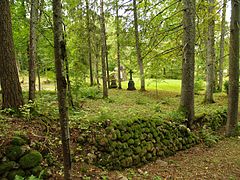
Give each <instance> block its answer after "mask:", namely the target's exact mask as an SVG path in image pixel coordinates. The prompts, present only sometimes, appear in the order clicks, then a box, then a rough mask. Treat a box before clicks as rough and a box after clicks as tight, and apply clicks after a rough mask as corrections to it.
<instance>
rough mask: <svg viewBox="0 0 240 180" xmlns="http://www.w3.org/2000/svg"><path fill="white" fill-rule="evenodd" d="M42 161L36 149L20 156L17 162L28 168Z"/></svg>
mask: <svg viewBox="0 0 240 180" xmlns="http://www.w3.org/2000/svg"><path fill="white" fill-rule="evenodd" d="M41 161H42V155H41V153H40V152H38V151H35V150H33V151H30V152H29V153H28V154H26V155H24V156H23V157H21V158H20V160H19V164H20V166H21V167H22V168H23V169H30V168H33V167H36V166H38V165H39V164H40V163H41Z"/></svg>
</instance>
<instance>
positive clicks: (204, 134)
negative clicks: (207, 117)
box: [200, 126, 220, 147]
mask: <svg viewBox="0 0 240 180" xmlns="http://www.w3.org/2000/svg"><path fill="white" fill-rule="evenodd" d="M200 136H201V138H202V139H203V141H204V143H205V145H206V146H208V147H213V146H214V145H215V144H216V143H217V142H218V141H219V140H220V137H219V136H218V135H216V134H214V132H213V131H212V130H211V129H207V128H206V127H205V126H204V127H203V128H202V130H201V132H200Z"/></svg>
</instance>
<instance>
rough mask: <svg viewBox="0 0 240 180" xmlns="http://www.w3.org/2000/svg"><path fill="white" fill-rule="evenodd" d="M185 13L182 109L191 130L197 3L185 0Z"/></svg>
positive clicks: (193, 0)
mask: <svg viewBox="0 0 240 180" xmlns="http://www.w3.org/2000/svg"><path fill="white" fill-rule="evenodd" d="M183 5H184V11H183V13H184V14H183V28H184V31H183V60H182V88H181V101H180V109H182V110H184V111H185V113H186V118H187V120H188V121H187V126H188V127H189V128H191V125H192V122H193V118H194V64H195V34H196V30H195V13H196V1H195V0H192V1H189V0H184V1H183Z"/></svg>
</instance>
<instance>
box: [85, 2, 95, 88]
mask: <svg viewBox="0 0 240 180" xmlns="http://www.w3.org/2000/svg"><path fill="white" fill-rule="evenodd" d="M86 8H87V16H86V18H87V34H88V35H87V36H88V63H89V75H90V86H93V85H94V82H93V68H92V47H91V27H90V17H89V3H88V0H86Z"/></svg>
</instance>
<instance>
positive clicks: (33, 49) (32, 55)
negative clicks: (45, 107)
mask: <svg viewBox="0 0 240 180" xmlns="http://www.w3.org/2000/svg"><path fill="white" fill-rule="evenodd" d="M37 16H38V13H37V1H36V0H31V12H30V40H29V41H30V46H29V97H28V100H29V101H34V99H35V91H36V86H35V82H36V59H37V35H36V26H37Z"/></svg>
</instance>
